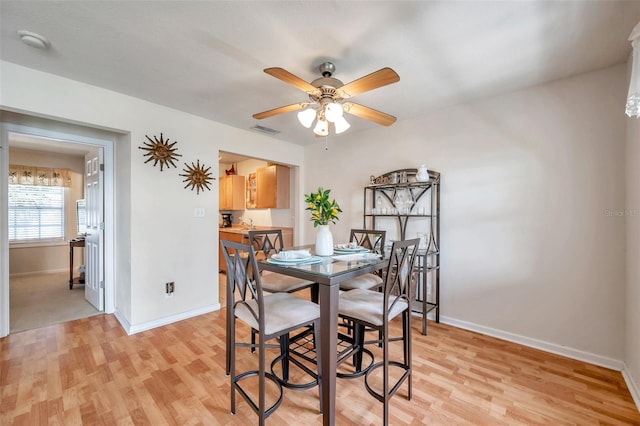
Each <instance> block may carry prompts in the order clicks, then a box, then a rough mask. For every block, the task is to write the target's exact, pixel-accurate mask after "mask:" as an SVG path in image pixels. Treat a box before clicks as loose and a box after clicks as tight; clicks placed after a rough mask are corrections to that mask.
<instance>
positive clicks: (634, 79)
mask: <svg viewBox="0 0 640 426" xmlns="http://www.w3.org/2000/svg"><path fill="white" fill-rule="evenodd" d="M629 40H631V46H632V47H633V59H632V62H631V80H630V81H629V94H628V95H627V105H626V108H625V112H626V114H627V115H628V116H629V117H636V118H640V23H638V25H636V26H635V28H634V29H633V31H631V36H629Z"/></svg>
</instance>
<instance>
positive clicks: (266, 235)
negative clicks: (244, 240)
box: [249, 229, 284, 259]
mask: <svg viewBox="0 0 640 426" xmlns="http://www.w3.org/2000/svg"><path fill="white" fill-rule="evenodd" d="M249 244H251V245H252V246H253V248H254V250H255V251H256V253H258V255H259V257H261V258H262V256H264V259H268V258H269V256H270V255H271V254H275V253H278V252H279V251H280V250H282V249H283V248H284V243H283V240H282V229H271V230H268V231H249Z"/></svg>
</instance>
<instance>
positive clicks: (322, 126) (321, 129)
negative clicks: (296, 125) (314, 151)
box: [313, 119, 329, 136]
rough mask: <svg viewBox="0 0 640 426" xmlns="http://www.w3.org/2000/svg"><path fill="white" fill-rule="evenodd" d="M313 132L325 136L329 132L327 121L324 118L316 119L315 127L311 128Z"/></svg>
mask: <svg viewBox="0 0 640 426" xmlns="http://www.w3.org/2000/svg"><path fill="white" fill-rule="evenodd" d="M313 133H315V134H316V135H318V136H327V135H328V134H329V123H327V121H326V120H320V119H318V122H317V123H316V127H315V128H314V129H313Z"/></svg>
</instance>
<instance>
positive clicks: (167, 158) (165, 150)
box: [138, 133, 182, 171]
mask: <svg viewBox="0 0 640 426" xmlns="http://www.w3.org/2000/svg"><path fill="white" fill-rule="evenodd" d="M145 137H146V138H147V139H148V140H149V142H143V144H144V145H145V146H139V147H138V148H139V149H142V150H145V151H147V153H146V154H144V156H145V157H149V158H148V159H147V161H145V162H144V163H145V164H147V163H148V162H149V161H151V160H153V165H154V167H155V165H156V164H158V163H160V171H162V167H163V166H164V165H166V166H167V168H169V167H170V166H173V167H176V168H177V166H176V164H175V163H174V161H176V160H177V157H182V155H181V154H178V153H176V151H177V150H178V148H174V147H173V146H174V145H175V144H177V143H178V142H177V141H175V142H173V143H171V144H170V143H169V139H167V140H166V141H165V140H164V139H163V136H162V133H160V139H158V138H157V137H156V136H154V137H153V139H151V138H150V137H149V136H147V135H145Z"/></svg>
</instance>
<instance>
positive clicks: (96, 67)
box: [0, 0, 640, 145]
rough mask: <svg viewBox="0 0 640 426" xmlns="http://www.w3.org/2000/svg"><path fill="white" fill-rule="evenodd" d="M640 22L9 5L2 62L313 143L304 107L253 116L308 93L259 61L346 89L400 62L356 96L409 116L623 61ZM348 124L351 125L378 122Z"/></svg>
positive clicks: (524, 7) (601, 17)
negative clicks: (26, 40)
mask: <svg viewBox="0 0 640 426" xmlns="http://www.w3.org/2000/svg"><path fill="white" fill-rule="evenodd" d="M638 21H640V1H497V2H488V1H428V2H419V1H411V2H400V1H389V2H384V1H371V2H344V1H233V2H232V1H199V2H192V1H173V2H171V1H169V2H153V1H123V2H121V1H118V2H116V1H6V0H2V1H0V28H1V40H0V58H1V59H3V60H6V61H9V62H13V63H16V64H20V65H24V66H26V67H29V68H35V69H39V70H43V71H46V72H49V73H53V74H57V75H60V76H64V77H68V78H71V79H74V80H78V81H82V82H86V83H89V84H93V85H96V86H101V87H104V88H107V89H111V90H114V91H117V92H121V93H126V94H128V95H131V96H135V97H138V98H142V99H146V100H149V101H151V102H154V103H158V104H162V105H167V106H170V107H173V108H175V109H178V110H182V111H186V112H189V113H192V114H196V115H199V116H202V117H206V118H209V119H212V120H215V121H218V122H222V123H226V124H228V125H230V126H234V127H238V128H241V129H249V128H251V127H252V126H254V125H256V124H260V125H262V126H266V127H269V128H272V129H276V130H279V131H280V133H279V134H278V135H276V136H274V137H277V138H279V139H283V140H287V141H290V142H294V143H298V144H301V145H306V144H311V143H316V141H317V138H316V137H314V135H313V134H312V132H311V131H310V130H309V129H304V128H302V126H300V125H299V124H298V122H297V119H296V115H295V113H286V114H282V115H280V116H276V117H272V118H267V119H264V120H255V119H253V118H252V114H253V113H256V112H261V111H264V110H268V109H272V108H275V107H279V106H282V105H289V104H292V103H296V102H302V101H306V100H307V97H306V95H305V94H304V93H303V92H302V91H300V90H298V89H295V88H294V87H291V86H289V85H287V84H285V83H283V82H282V81H280V80H277V79H275V78H273V77H271V76H269V75H267V74H265V73H264V72H263V71H262V70H263V69H264V68H267V67H282V68H284V69H286V70H288V71H290V72H291V73H293V74H295V75H297V76H299V77H300V78H302V79H304V80H306V81H311V80H313V79H315V78H317V77H319V73H318V71H317V66H318V65H319V64H320V63H322V62H324V61H326V60H330V61H332V62H333V63H334V64H335V65H336V72H335V74H334V77H336V78H338V79H340V80H342V81H343V82H344V83H347V82H350V81H352V80H355V79H357V78H359V77H361V76H364V75H366V74H369V73H371V72H373V71H376V70H378V69H380V68H382V67H387V66H388V67H391V68H393V69H394V70H395V71H396V72H397V73H398V74H399V75H400V82H398V83H395V84H392V85H390V86H386V87H383V88H379V89H376V90H373V91H371V92H367V93H363V94H360V95H357V96H355V97H353V98H352V100H353V101H354V102H357V103H361V104H363V105H366V106H369V107H371V108H375V109H378V110H381V111H384V112H386V113H388V114H391V115H394V116H396V117H398V120H399V121H402V120H406V119H409V118H412V117H416V116H419V115H421V114H424V113H427V112H429V111H431V110H434V109H437V108H442V107H443V106H447V105H452V104H455V103H459V102H466V101H469V100H471V99H475V98H479V97H484V96H490V95H494V94H497V93H504V92H508V91H512V90H517V89H520V88H524V87H528V86H532V85H537V84H540V83H543V82H546V81H551V80H556V79H559V78H563V77H567V76H571V75H575V74H580V73H584V72H587V71H591V70H594V69H599V68H603V67H608V66H611V65H614V64H619V63H622V62H625V61H626V60H627V58H628V55H629V53H630V51H631V46H630V43H629V42H628V41H627V38H628V36H629V33H630V32H631V30H632V28H633V27H634V25H635V24H636V23H638ZM18 30H29V31H32V32H36V33H39V34H42V35H44V36H46V37H47V38H48V39H49V40H50V41H51V43H52V45H51V48H50V49H49V50H46V51H42V50H38V49H35V48H32V47H29V46H26V45H25V44H23V43H21V42H20V40H19V38H18V35H17V33H16V31H18ZM0 89H1V88H0ZM347 118H348V120H349V121H350V122H351V124H352V128H351V129H350V130H348V132H350V133H355V132H358V131H361V130H363V129H368V128H372V127H376V126H377V125H376V124H374V123H370V122H368V121H365V120H363V119H360V118H357V117H354V116H348V117H347ZM156 130H157V129H156ZM157 131H161V129H160V130H157Z"/></svg>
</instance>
